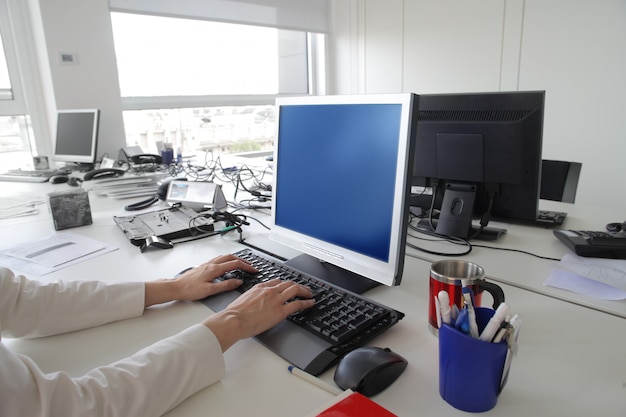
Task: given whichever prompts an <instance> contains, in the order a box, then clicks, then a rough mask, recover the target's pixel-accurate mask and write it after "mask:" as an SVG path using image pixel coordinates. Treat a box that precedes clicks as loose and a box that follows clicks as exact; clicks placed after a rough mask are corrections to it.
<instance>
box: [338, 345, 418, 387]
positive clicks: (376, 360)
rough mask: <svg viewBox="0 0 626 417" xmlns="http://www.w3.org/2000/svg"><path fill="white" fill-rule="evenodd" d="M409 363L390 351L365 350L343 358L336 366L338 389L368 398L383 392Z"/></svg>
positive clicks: (357, 350) (379, 349) (366, 348)
mask: <svg viewBox="0 0 626 417" xmlns="http://www.w3.org/2000/svg"><path fill="white" fill-rule="evenodd" d="M407 364H408V362H407V360H406V359H404V358H403V357H402V356H400V355H399V354H397V353H395V352H392V351H391V349H389V348H380V347H373V346H364V347H360V348H357V349H355V350H353V351H351V352H349V353H348V354H346V355H345V356H344V357H343V358H342V359H341V360H340V361H339V363H338V364H337V369H336V370H335V383H336V384H337V385H338V386H339V388H341V389H343V390H346V389H348V388H349V389H351V390H353V391H357V392H360V393H361V394H363V395H365V396H366V397H371V396H373V395H376V394H378V393H379V392H381V391H383V390H385V389H386V388H387V387H388V386H389V385H391V384H392V383H393V382H394V381H395V380H396V379H398V377H399V376H400V374H402V372H404V370H405V369H406V366H407Z"/></svg>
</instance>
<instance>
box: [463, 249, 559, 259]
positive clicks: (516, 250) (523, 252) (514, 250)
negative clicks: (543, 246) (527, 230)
mask: <svg viewBox="0 0 626 417" xmlns="http://www.w3.org/2000/svg"><path fill="white" fill-rule="evenodd" d="M473 246H474V247H476V248H485V249H495V250H502V251H506V252H518V253H521V254H524V255H530V256H534V257H535V258H539V259H545V260H547V261H557V262H560V261H561V260H560V259H558V258H551V257H549V256H543V255H537V254H536V253H532V252H528V251H525V250H521V249H511V248H500V247H497V246H488V245H473Z"/></svg>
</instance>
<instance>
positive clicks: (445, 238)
mask: <svg viewBox="0 0 626 417" xmlns="http://www.w3.org/2000/svg"><path fill="white" fill-rule="evenodd" d="M412 220H413V218H411V221H410V222H409V229H412V230H415V231H417V232H419V233H423V234H425V235H428V236H433V237H437V238H439V240H440V241H448V242H449V243H452V244H454V245H460V244H463V245H467V246H468V247H469V248H468V250H467V251H465V252H460V253H445V252H437V251H431V250H428V249H424V248H421V247H419V246H417V245H414V244H412V243H410V242H408V241H407V243H406V245H407V247H410V248H413V249H416V250H419V251H421V252H425V253H429V254H431V255H439V256H463V255H467V254H469V253H470V252H471V251H472V248H485V249H494V250H501V251H506V252H517V253H521V254H524V255H530V256H533V257H535V258H539V259H545V260H548V261H557V262H558V261H560V259H557V258H551V257H549V256H543V255H537V254H535V253H532V252H528V251H525V250H521V249H512V248H502V247H497V246H489V245H481V244H475V243H470V242H469V241H467V240H465V239H461V238H457V237H454V236H444V235H439V234H437V233H434V232H432V231H429V230H427V229H424V228H420V227H417V226H415V225H413V224H411V222H412ZM407 235H408V236H410V237H413V238H415V239H422V240H424V238H422V237H419V236H416V235H413V234H410V233H408V234H407Z"/></svg>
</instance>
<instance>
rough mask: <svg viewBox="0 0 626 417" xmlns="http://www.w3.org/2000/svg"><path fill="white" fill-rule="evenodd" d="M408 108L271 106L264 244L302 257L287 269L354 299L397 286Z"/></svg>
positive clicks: (410, 133) (315, 101)
mask: <svg viewBox="0 0 626 417" xmlns="http://www.w3.org/2000/svg"><path fill="white" fill-rule="evenodd" d="M417 105H418V96H416V95H414V94H409V93H407V94H382V95H356V96H308V97H298V98H294V97H292V98H279V99H277V100H276V106H277V109H276V110H277V112H276V114H277V124H276V126H277V135H276V145H275V153H274V169H275V173H274V184H273V189H272V193H273V196H272V228H271V233H270V238H271V239H273V240H275V241H278V242H280V243H283V244H286V245H288V246H289V247H291V248H294V249H296V250H298V251H300V252H302V253H303V255H301V256H297V257H295V258H293V259H290V260H289V261H288V262H287V264H289V265H291V266H293V267H294V268H296V269H299V270H301V271H303V272H310V273H312V274H313V275H315V276H317V277H320V278H323V279H326V280H328V281H331V282H334V283H335V284H337V285H340V286H342V287H344V288H347V289H349V290H351V291H354V292H362V291H365V290H366V289H368V288H369V287H371V286H375V285H377V284H378V283H382V284H385V285H396V284H399V283H400V280H401V277H402V270H403V266H404V249H405V243H406V229H407V222H408V208H409V206H408V202H409V197H410V181H409V178H410V172H411V164H412V157H411V155H412V144H413V142H414V141H413V139H414V137H415V132H414V128H415V115H416V112H415V110H417ZM363 277H364V278H365V279H363ZM361 285H363V286H361Z"/></svg>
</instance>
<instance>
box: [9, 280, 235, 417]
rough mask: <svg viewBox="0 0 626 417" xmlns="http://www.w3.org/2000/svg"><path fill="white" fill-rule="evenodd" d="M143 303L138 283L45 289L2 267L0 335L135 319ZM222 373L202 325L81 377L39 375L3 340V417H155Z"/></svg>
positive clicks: (217, 350)
mask: <svg viewBox="0 0 626 417" xmlns="http://www.w3.org/2000/svg"><path fill="white" fill-rule="evenodd" d="M143 303H144V284H143V283H138V284H130V283H129V284H103V283H91V284H90V283H86V282H73V281H69V282H65V283H55V284H42V283H38V282H35V281H29V280H27V279H25V278H23V277H14V276H13V274H12V273H11V271H8V270H6V269H2V268H0V330H1V331H2V333H1V334H3V335H5V336H6V335H9V334H10V335H12V336H38V335H47V334H54V333H59V332H63V331H70V330H75V329H80V328H85V327H89V326H94V325H99V324H102V323H104V322H108V321H114V320H120V319H124V318H129V317H135V316H137V315H140V314H141V311H143ZM81 309H82V310H81ZM87 312H89V314H84V313H87ZM81 313H82V314H81ZM224 372H225V366H224V359H223V355H222V352H221V348H220V345H219V342H218V340H217V338H216V337H215V336H214V335H213V333H212V332H211V331H210V330H209V329H208V328H206V327H205V326H203V325H200V324H199V325H196V326H193V327H190V328H189V329H187V330H185V331H183V332H181V333H179V334H177V335H174V336H172V337H169V338H167V339H164V340H162V341H159V342H157V343H155V344H153V345H151V346H148V347H146V348H144V349H142V350H141V351H139V352H137V353H135V354H134V355H132V356H130V357H128V358H125V359H122V360H120V361H117V362H115V363H112V364H110V365H107V366H102V367H99V368H96V369H94V370H92V371H90V372H88V373H87V374H85V375H83V376H80V377H71V376H70V375H68V374H67V373H64V372H55V373H49V374H46V373H43V372H42V371H41V370H40V369H39V368H38V367H37V365H36V364H35V363H34V362H33V361H32V360H31V359H30V358H28V357H25V356H23V355H16V354H14V353H13V352H12V351H10V350H9V349H8V348H7V347H6V346H5V345H4V344H3V343H1V341H0V416H29V417H31V416H32V417H35V416H63V417H66V416H124V417H132V416H159V415H162V414H163V413H165V412H166V411H168V410H169V409H171V408H173V407H174V406H176V405H177V404H179V403H180V402H181V401H183V400H184V399H185V398H187V397H189V396H190V395H192V394H194V393H195V392H197V391H199V390H200V389H202V388H204V387H206V386H208V385H210V384H212V383H214V382H216V381H218V380H219V379H220V378H222V377H223V375H224Z"/></svg>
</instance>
